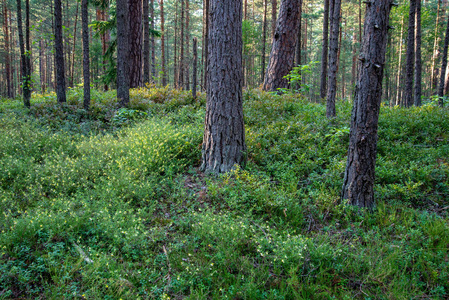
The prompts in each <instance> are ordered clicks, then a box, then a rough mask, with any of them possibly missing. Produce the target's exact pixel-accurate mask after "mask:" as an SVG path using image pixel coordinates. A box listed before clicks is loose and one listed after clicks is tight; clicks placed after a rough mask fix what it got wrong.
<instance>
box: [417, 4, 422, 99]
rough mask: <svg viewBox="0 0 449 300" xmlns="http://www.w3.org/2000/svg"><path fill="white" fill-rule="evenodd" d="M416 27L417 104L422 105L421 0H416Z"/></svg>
mask: <svg viewBox="0 0 449 300" xmlns="http://www.w3.org/2000/svg"><path fill="white" fill-rule="evenodd" d="M415 23H416V28H415V106H421V94H422V86H421V82H422V63H421V0H416V20H415Z"/></svg>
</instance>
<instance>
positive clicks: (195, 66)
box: [192, 37, 198, 99]
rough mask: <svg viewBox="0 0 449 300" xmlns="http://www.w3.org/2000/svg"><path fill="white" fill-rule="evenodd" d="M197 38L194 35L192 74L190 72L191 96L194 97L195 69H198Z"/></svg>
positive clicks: (195, 84)
mask: <svg viewBox="0 0 449 300" xmlns="http://www.w3.org/2000/svg"><path fill="white" fill-rule="evenodd" d="M197 43H198V39H197V38H196V37H194V38H193V45H192V48H193V74H192V97H193V99H196V86H197V84H198V83H197V79H196V78H197V77H196V75H197V70H198V46H197Z"/></svg>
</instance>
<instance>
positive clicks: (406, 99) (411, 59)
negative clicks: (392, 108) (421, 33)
mask: <svg viewBox="0 0 449 300" xmlns="http://www.w3.org/2000/svg"><path fill="white" fill-rule="evenodd" d="M416 1H420V0H410V12H409V21H408V37H407V61H406V65H405V68H406V71H405V88H404V96H403V105H404V106H405V107H410V106H412V104H413V75H414V72H413V71H414V66H415V14H416Z"/></svg>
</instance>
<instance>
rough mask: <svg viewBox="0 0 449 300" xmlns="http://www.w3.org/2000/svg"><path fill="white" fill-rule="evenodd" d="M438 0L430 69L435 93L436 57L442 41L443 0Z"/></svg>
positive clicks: (431, 85)
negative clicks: (440, 27) (441, 17)
mask: <svg viewBox="0 0 449 300" xmlns="http://www.w3.org/2000/svg"><path fill="white" fill-rule="evenodd" d="M437 1H438V8H437V17H436V20H435V32H434V35H435V38H434V42H433V51H432V62H431V69H430V89H431V93H432V94H433V92H434V90H435V87H436V81H435V78H436V77H437V76H438V72H435V71H436V70H435V62H436V59H437V57H438V44H439V41H440V36H439V34H438V33H439V32H438V28H439V25H440V6H441V0H437Z"/></svg>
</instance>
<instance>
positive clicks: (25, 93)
mask: <svg viewBox="0 0 449 300" xmlns="http://www.w3.org/2000/svg"><path fill="white" fill-rule="evenodd" d="M17 28H18V30H19V47H20V62H21V71H22V72H21V75H22V90H23V104H24V105H25V107H30V93H29V77H28V69H27V67H28V63H27V55H28V54H27V53H25V44H24V43H25V42H24V40H23V25H22V3H21V0H17Z"/></svg>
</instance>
